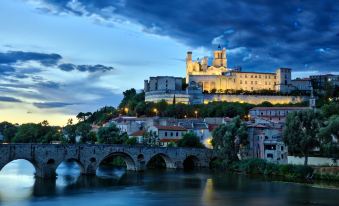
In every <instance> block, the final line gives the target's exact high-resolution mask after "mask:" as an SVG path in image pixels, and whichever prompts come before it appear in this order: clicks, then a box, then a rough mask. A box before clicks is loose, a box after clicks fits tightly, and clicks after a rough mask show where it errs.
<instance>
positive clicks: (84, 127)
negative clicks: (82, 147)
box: [75, 122, 92, 143]
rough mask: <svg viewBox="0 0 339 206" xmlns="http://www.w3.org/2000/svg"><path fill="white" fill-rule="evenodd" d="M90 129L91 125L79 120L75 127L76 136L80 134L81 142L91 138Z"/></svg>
mask: <svg viewBox="0 0 339 206" xmlns="http://www.w3.org/2000/svg"><path fill="white" fill-rule="evenodd" d="M91 130H92V127H91V125H90V124H89V123H86V122H81V123H79V124H78V125H77V128H76V131H75V133H76V135H77V136H80V137H81V138H80V142H82V143H87V142H88V141H90V140H91V138H90V136H89V135H90V132H91Z"/></svg>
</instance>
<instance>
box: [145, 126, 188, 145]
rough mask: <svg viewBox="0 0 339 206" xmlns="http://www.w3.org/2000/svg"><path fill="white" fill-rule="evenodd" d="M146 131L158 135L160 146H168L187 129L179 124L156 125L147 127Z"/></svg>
mask: <svg viewBox="0 0 339 206" xmlns="http://www.w3.org/2000/svg"><path fill="white" fill-rule="evenodd" d="M147 131H148V132H150V133H154V134H155V135H156V136H157V137H158V139H159V144H160V146H168V144H169V143H171V142H174V143H175V142H177V141H178V140H179V139H181V138H182V137H183V136H184V134H186V133H187V129H186V128H184V127H181V126H160V125H157V126H151V127H149V128H148V130H147Z"/></svg>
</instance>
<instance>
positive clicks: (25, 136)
mask: <svg viewBox="0 0 339 206" xmlns="http://www.w3.org/2000/svg"><path fill="white" fill-rule="evenodd" d="M38 133H39V131H38V125H37V124H33V123H27V124H22V125H20V126H19V128H18V131H17V133H16V134H15V136H14V138H13V142H16V143H37V142H39V141H38Z"/></svg>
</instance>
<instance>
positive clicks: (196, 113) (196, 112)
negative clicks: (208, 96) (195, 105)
mask: <svg viewBox="0 0 339 206" xmlns="http://www.w3.org/2000/svg"><path fill="white" fill-rule="evenodd" d="M194 114H195V118H196V119H197V118H198V111H197V110H195V111H194Z"/></svg>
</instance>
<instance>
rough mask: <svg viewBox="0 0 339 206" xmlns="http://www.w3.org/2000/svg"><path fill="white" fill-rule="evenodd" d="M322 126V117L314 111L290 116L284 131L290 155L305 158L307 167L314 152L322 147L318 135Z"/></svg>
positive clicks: (299, 112) (300, 112)
mask: <svg viewBox="0 0 339 206" xmlns="http://www.w3.org/2000/svg"><path fill="white" fill-rule="evenodd" d="M321 126H322V115H321V113H320V112H317V111H314V110H304V111H298V112H292V113H290V114H288V116H287V119H286V124H285V127H284V131H283V136H284V142H285V144H286V145H287V146H288V150H289V152H290V154H294V155H299V156H303V157H304V158H305V165H307V163H308V157H309V155H310V153H311V151H312V150H314V149H315V148H316V147H319V146H320V139H319V138H318V137H317V133H318V132H319V129H320V128H321Z"/></svg>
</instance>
